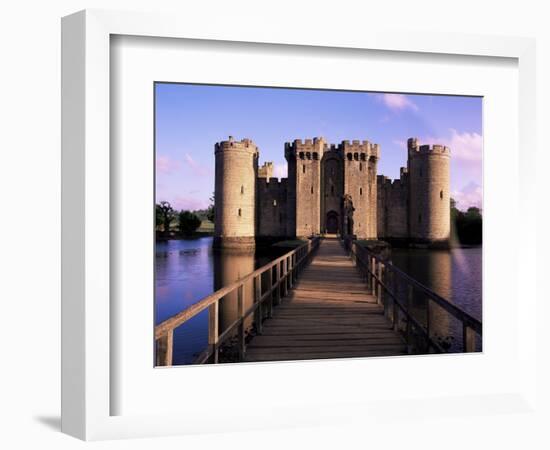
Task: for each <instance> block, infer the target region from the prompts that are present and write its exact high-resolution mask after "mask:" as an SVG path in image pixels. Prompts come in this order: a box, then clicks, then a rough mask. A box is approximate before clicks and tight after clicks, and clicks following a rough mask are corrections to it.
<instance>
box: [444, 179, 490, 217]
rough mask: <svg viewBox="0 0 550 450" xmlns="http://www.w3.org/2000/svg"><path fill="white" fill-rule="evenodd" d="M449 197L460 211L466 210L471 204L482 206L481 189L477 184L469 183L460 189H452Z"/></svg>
mask: <svg viewBox="0 0 550 450" xmlns="http://www.w3.org/2000/svg"><path fill="white" fill-rule="evenodd" d="M451 197H452V198H453V199H454V200H455V201H456V206H457V208H458V209H460V210H461V211H466V210H467V209H468V208H469V207H471V206H475V207H476V208H480V209H481V208H483V189H482V188H481V186H480V185H479V184H476V183H469V184H468V185H466V186H464V187H463V188H462V189H460V190H455V191H453V192H452V193H451Z"/></svg>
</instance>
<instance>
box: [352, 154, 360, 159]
mask: <svg viewBox="0 0 550 450" xmlns="http://www.w3.org/2000/svg"><path fill="white" fill-rule="evenodd" d="M353 159H355V161H359V153H354V154H353Z"/></svg>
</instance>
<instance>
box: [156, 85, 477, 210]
mask: <svg viewBox="0 0 550 450" xmlns="http://www.w3.org/2000/svg"><path fill="white" fill-rule="evenodd" d="M155 121H156V123H155V141H156V142H155V152H156V201H157V202H160V201H168V202H170V204H171V205H172V206H173V207H174V208H175V209H177V210H181V209H189V210H196V209H203V208H206V207H208V205H209V203H210V202H209V198H210V197H211V196H212V194H213V192H214V144H215V143H216V142H219V141H222V140H225V139H227V137H228V136H234V137H235V139H237V140H240V139H243V138H250V139H252V140H253V141H254V143H255V144H256V145H257V146H258V147H259V151H260V161H259V163H260V165H261V164H263V163H264V162H265V161H272V162H273V163H274V166H275V176H277V177H279V178H281V177H286V174H287V165H286V160H285V158H284V143H285V142H291V141H293V140H294V139H306V138H313V137H316V136H323V137H324V138H325V139H326V140H327V141H328V142H329V143H333V144H338V143H340V142H341V141H343V140H349V141H351V140H354V139H358V140H368V141H370V142H373V143H378V144H379V145H380V153H381V155H380V160H379V161H378V174H379V175H386V176H388V177H390V178H399V168H400V167H405V166H406V165H407V150H406V142H407V139H408V138H409V137H417V138H418V139H419V143H420V144H421V145H422V144H442V145H446V146H448V147H449V148H450V149H451V196H452V197H453V198H454V199H455V200H456V201H457V206H458V208H459V209H461V210H466V209H467V208H468V207H470V206H477V207H480V208H481V207H482V146H483V139H482V98H481V97H460V96H444V95H417V94H414V95H413V94H395V93H391V94H390V93H388V94H385V93H372V92H350V91H327V90H305V89H280V88H277V89H276V88H258V87H237V86H211V85H192V84H176V83H157V84H156V85H155Z"/></svg>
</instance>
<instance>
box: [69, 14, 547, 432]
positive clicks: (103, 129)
mask: <svg viewBox="0 0 550 450" xmlns="http://www.w3.org/2000/svg"><path fill="white" fill-rule="evenodd" d="M304 26H305V27H306V29H307V32H304V30H303V29H298V28H290V29H285V30H284V32H283V31H281V30H277V29H272V28H269V27H265V28H262V27H260V26H259V25H257V24H256V25H254V24H250V26H247V27H227V28H219V27H207V26H205V24H203V23H200V22H193V21H192V20H189V19H188V18H186V17H178V16H172V15H165V14H143V13H125V12H112V11H109V12H107V11H96V10H93V11H82V12H79V13H76V14H73V15H71V16H67V17H65V18H64V19H63V22H62V53H63V62H62V77H63V79H62V81H63V83H62V107H63V113H62V125H63V131H62V146H63V153H62V171H63V181H62V209H63V217H62V225H63V232H62V259H63V260H62V280H63V281H62V430H63V431H64V432H66V433H68V434H70V435H73V436H76V437H78V438H81V439H86V440H97V439H110V438H123V437H145V436H162V435H172V434H181V433H196V432H207V431H214V430H216V431H219V430H247V429H257V428H260V427H264V426H265V417H266V415H265V414H267V412H266V411H264V412H263V413H261V412H260V413H258V414H256V416H257V417H256V418H255V417H251V414H250V413H247V412H246V411H245V410H244V409H243V410H239V409H238V408H237V410H236V411H235V412H234V417H232V419H231V420H227V415H226V413H227V411H225V410H223V408H222V409H221V410H220V411H219V412H218V413H216V412H213V411H210V412H209V411H208V410H209V409H211V408H208V407H201V408H197V413H196V414H193V415H190V414H189V412H188V411H185V412H179V413H178V412H177V411H175V412H170V413H158V412H156V413H154V414H153V413H152V414H147V413H140V414H117V415H113V414H112V411H113V405H112V398H113V390H114V389H117V386H116V383H113V379H112V371H111V366H112V365H113V358H116V357H117V355H116V352H113V349H112V347H111V345H112V342H111V337H112V336H113V335H114V334H116V327H117V323H114V321H113V320H112V319H113V316H112V310H111V305H110V297H111V293H112V289H113V286H112V283H113V280H112V279H111V270H110V268H111V257H112V249H111V246H112V244H113V242H112V240H111V232H110V230H111V226H112V214H111V210H110V204H111V196H112V192H111V186H112V184H113V178H116V176H117V174H116V173H113V172H112V170H111V160H110V158H111V156H110V146H111V143H112V142H111V139H112V135H111V130H110V126H111V124H110V107H111V102H112V98H111V94H112V93H111V91H110V76H111V71H110V64H111V56H112V54H111V36H113V35H119V36H142V37H160V38H176V39H194V40H211V41H223V42H237V43H255V44H285V45H298V46H302V47H304V46H305V47H315V48H318V47H324V48H330V49H331V50H332V51H336V52H337V51H338V49H342V50H345V49H368V50H376V51H385V52H408V53H412V54H413V55H414V54H418V55H425V54H434V55H436V54H446V55H457V56H458V55H465V56H478V57H499V58H511V59H514V60H517V64H518V80H519V88H518V92H519V97H518V106H517V108H518V113H519V114H518V117H519V121H518V131H519V142H518V145H517V148H520V149H532V150H533V151H522V152H521V153H520V152H518V155H519V161H518V162H519V165H518V170H519V178H518V179H519V181H518V184H517V187H516V186H514V187H513V189H515V190H516V191H517V192H516V194H517V198H518V199H519V198H521V199H522V201H521V202H519V201H518V203H517V205H516V206H517V213H518V214H520V215H521V217H522V221H521V224H519V223H518V224H517V225H518V226H520V227H521V229H520V230H518V231H519V232H521V231H522V230H523V231H525V230H531V229H534V228H535V225H534V223H535V213H536V205H535V200H534V199H535V197H536V196H535V195H533V193H534V191H535V187H534V186H533V184H532V182H531V179H530V176H529V174H530V173H531V172H534V171H535V165H536V160H535V152H534V149H535V146H536V142H535V123H536V120H535V119H536V117H535V97H536V92H535V89H536V85H535V44H534V41H533V40H532V39H526V38H512V37H487V36H484V37H480V36H470V35H453V34H445V33H440V34H439V33H425V34H420V33H411V34H408V33H397V32H378V31H368V30H367V31H365V30H353V29H349V30H348V31H347V32H346V33H337V34H330V35H327V34H326V33H324V32H323V30H320V29H316V28H315V26H314V24H309V25H307V24H306V25H304ZM517 148H516V150H517ZM521 236H522V245H521V247H519V246H518V248H517V249H515V252H516V255H517V256H518V260H529V261H533V264H534V261H535V259H536V258H535V245H536V241H535V239H536V237H535V235H534V233H529V232H526V233H521ZM534 271H535V269H534V268H533V265H531V266H530V267H529V268H527V267H526V266H522V265H518V266H517V276H518V280H519V281H518V285H519V283H520V282H521V280H528V279H529V273H533V272H534ZM528 272H529V273H528ZM521 285H522V286H524V288H522V289H523V291H522V296H523V300H522V305H521V309H519V310H518V314H517V323H516V326H517V328H518V333H517V341H516V342H515V344H516V345H517V348H516V351H517V352H518V360H519V361H521V367H520V368H519V369H518V376H517V377H516V378H517V379H516V378H514V380H515V382H514V383H513V385H512V384H511V385H510V386H509V387H508V388H507V389H506V390H504V389H503V390H502V392H501V393H496V394H495V393H491V394H490V395H484V394H483V393H477V394H472V393H471V392H465V393H464V395H468V397H464V398H458V397H452V396H451V397H448V398H440V397H437V396H436V397H434V398H425V402H424V403H423V402H420V401H418V399H415V398H413V397H406V396H402V397H400V399H401V401H402V402H403V404H404V405H405V406H404V409H405V410H406V411H408V412H409V413H411V412H414V411H421V410H423V409H426V405H427V404H431V405H437V408H439V411H440V413H441V414H443V415H445V414H447V415H450V414H454V415H456V414H458V415H464V416H467V415H468V414H471V412H472V411H471V409H470V404H472V403H473V404H476V405H477V407H478V413H479V411H480V410H479V408H480V406H479V405H480V404H483V407H481V410H482V411H483V413H485V414H493V413H498V412H499V411H500V410H501V409H502V405H507V408H508V409H510V410H512V411H514V412H517V413H532V412H533V411H535V409H534V408H535V406H534V405H535V398H536V383H535V381H534V380H535V378H536V352H535V350H534V349H535V348H536V326H535V325H536V324H535V319H534V318H533V317H532V314H529V312H530V311H533V310H535V308H536V292H535V285H534V283H522V284H521ZM514 295H518V293H517V292H515V293H514ZM151 301H152V299H151ZM152 326H153V325H152V324H151V327H152ZM151 359H152V357H151ZM386 361H389V360H386ZM325 364H328V366H325V367H332V368H334V367H336V365H338V364H340V363H339V362H337V361H333V362H328V363H325ZM386 364H396V363H394V362H386ZM294 365H295V366H297V365H304V366H306V370H309V371H312V370H313V369H312V367H314V366H313V365H311V363H294ZM270 367H271V368H270ZM348 367H349V366H348ZM264 368H265V366H264ZM267 368H268V369H269V370H271V371H274V370H275V365H268V366H267ZM356 368H358V369H359V370H360V366H358V365H356ZM239 370H240V374H243V373H244V372H243V371H247V370H248V371H250V370H251V369H250V367H246V366H245V367H243V368H241V369H239ZM257 370H260V369H257ZM269 370H264V371H265V372H266V373H265V374H263V373H262V376H269V373H268V372H269ZM256 373H259V372H256ZM180 374H181V377H185V373H184V372H180ZM202 375H204V373H203V374H201V376H202ZM398 398H399V397H398ZM466 400H468V401H466ZM193 401H196V400H193ZM392 402H395V399H393V400H391V401H387V402H384V401H383V400H379V399H378V400H373V401H372V402H371V403H368V402H365V400H364V398H361V399H360V400H358V401H357V402H356V403H349V402H348V403H345V402H344V403H342V404H334V403H325V404H323V402H322V401H320V403H318V404H304V405H302V406H301V407H297V406H296V405H295V404H294V405H290V404H287V405H285V403H284V401H283V402H282V403H281V404H278V405H277V406H274V410H275V411H276V412H277V413H276V414H274V415H273V420H271V421H270V426H297V425H309V424H313V423H315V424H319V423H321V424H323V423H326V424H330V423H331V421H337V422H341V421H355V422H354V423H358V424H359V423H361V420H363V419H364V420H367V419H368V418H369V417H374V416H376V415H377V414H379V415H380V414H381V415H382V416H384V417H385V418H387V420H399V417H402V414H403V410H401V412H400V413H397V414H396V413H394V412H392ZM469 402H471V403H469ZM252 416H254V415H252ZM242 419H246V420H242Z"/></svg>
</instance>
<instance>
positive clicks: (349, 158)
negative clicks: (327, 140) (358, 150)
mask: <svg viewBox="0 0 550 450" xmlns="http://www.w3.org/2000/svg"><path fill="white" fill-rule="evenodd" d="M346 156H347V158H348V161H351V160H352V159H353V156H352V154H351V153H348V154H347V155H346Z"/></svg>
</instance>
